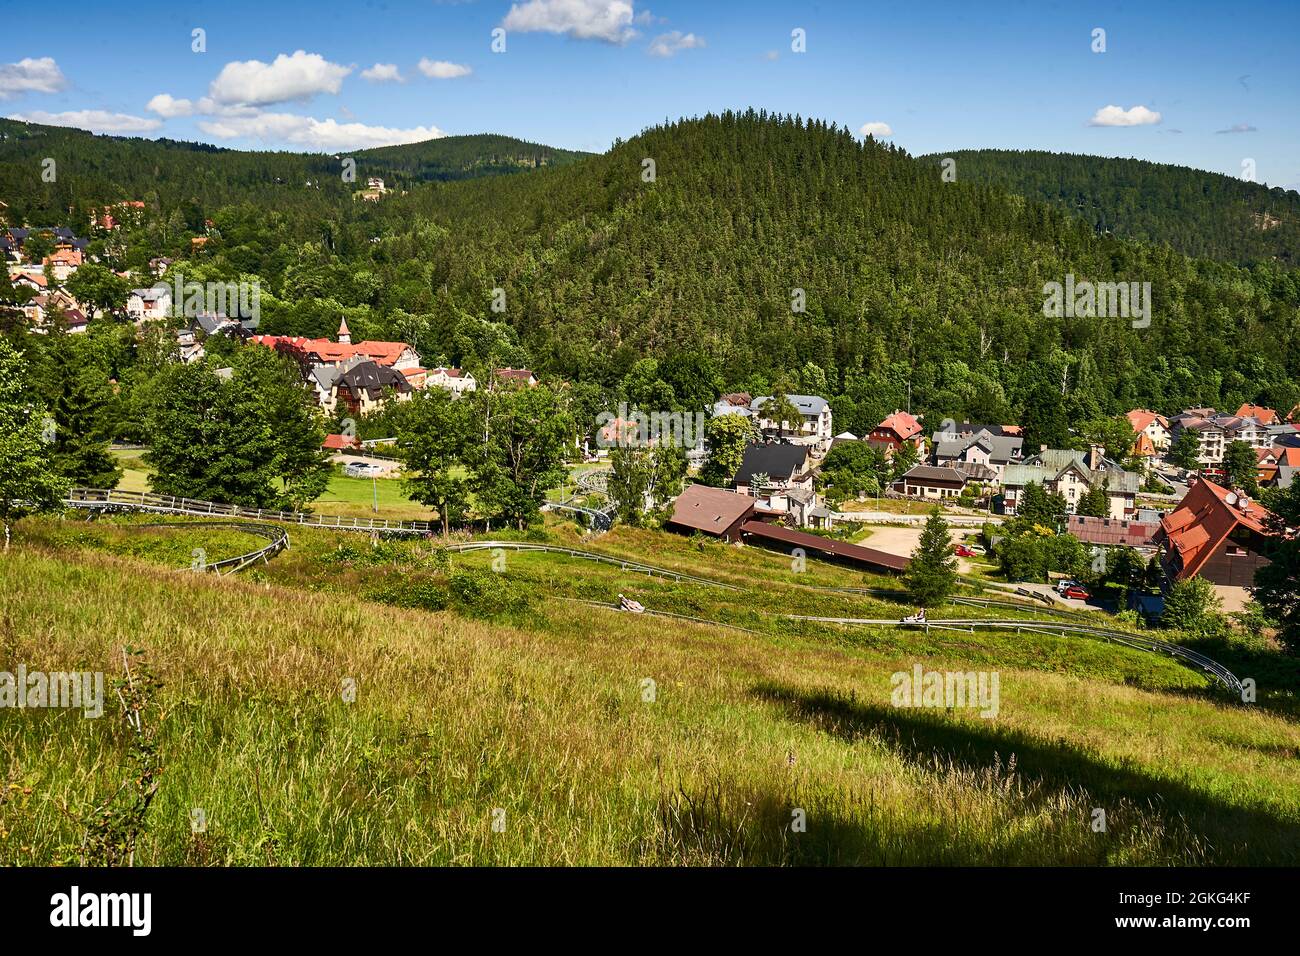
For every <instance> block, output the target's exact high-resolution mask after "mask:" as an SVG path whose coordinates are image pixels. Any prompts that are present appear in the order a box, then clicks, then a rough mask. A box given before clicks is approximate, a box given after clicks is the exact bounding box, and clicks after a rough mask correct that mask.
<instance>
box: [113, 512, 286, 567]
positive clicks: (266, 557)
mask: <svg viewBox="0 0 1300 956" xmlns="http://www.w3.org/2000/svg"><path fill="white" fill-rule="evenodd" d="M139 527H141V528H173V529H175V528H196V527H197V528H232V529H234V530H235V531H242V532H244V533H245V534H251V535H256V536H257V537H259V538H266V539H267V540H268V541H269V542H270V543H269V544H267V545H266V546H265V547H261V548H258V549H257V550H255V551H249V552H248V553H246V554H240V555H236V556H235V557H233V558H222V559H221V560H220V561H204V562H203V563H202V564H195V565H193V566H192V567H191V570H194V571H211V572H213V573H214V574H234V573H235V572H236V571H242V570H244V568H246V567H248V566H249V565H250V564H256V563H258V562H259V561H260V562H262V563H263V564H265V563H267V562H268V561H270V560H271V559H272V558H273V557H275V556H276V555H277V554H279V553H280V552H281V551H287V550H289V532H287V531H285V530H284V529H283V528H271V527H267V526H266V525H262V524H254V523H253V522H251V521H187V522H185V523H184V524H146V525H140V526H139Z"/></svg>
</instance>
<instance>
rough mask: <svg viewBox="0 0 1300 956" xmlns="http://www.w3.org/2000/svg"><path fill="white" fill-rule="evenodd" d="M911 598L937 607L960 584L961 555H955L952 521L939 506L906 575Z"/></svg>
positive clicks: (926, 524) (927, 520)
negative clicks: (958, 566)
mask: <svg viewBox="0 0 1300 956" xmlns="http://www.w3.org/2000/svg"><path fill="white" fill-rule="evenodd" d="M903 583H904V584H905V585H906V587H907V592H908V594H909V595H910V596H911V599H912V600H913V601H914V602H916V603H917V604H918V605H920V606H921V607H936V606H938V605H940V604H942V603H943V602H944V601H945V600H947V599H948V597H949V595H951V594H952V593H953V591H954V590H956V587H957V559H956V558H955V557H953V553H952V540H951V538H950V537H949V534H948V522H946V521H944V520H943V517H942V516H941V515H940V514H939V509H938V508H935V509H934V510H933V511H932V512H931V513H930V517H929V518H927V519H926V522H925V529H924V530H923V531H922V532H921V540H920V543H919V544H918V545H917V547H916V550H915V551H914V552H913V553H912V560H911V562H910V563H909V564H908V567H907V571H906V573H905V574H904V575H903Z"/></svg>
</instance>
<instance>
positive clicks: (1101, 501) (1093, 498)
mask: <svg viewBox="0 0 1300 956" xmlns="http://www.w3.org/2000/svg"><path fill="white" fill-rule="evenodd" d="M1074 513H1075V514H1077V515H1086V516H1088V517H1091V518H1107V517H1109V516H1110V496H1109V495H1108V494H1107V493H1106V488H1105V487H1104V486H1102V485H1099V486H1098V487H1096V488H1090V489H1088V490H1087V491H1086V492H1084V493H1083V494H1082V495H1080V496H1079V501H1078V503H1076V504H1075V506H1074Z"/></svg>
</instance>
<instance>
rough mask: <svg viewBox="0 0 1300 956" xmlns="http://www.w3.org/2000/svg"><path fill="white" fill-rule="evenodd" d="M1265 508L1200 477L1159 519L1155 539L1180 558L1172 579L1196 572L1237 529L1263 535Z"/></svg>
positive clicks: (1265, 526) (1266, 517)
mask: <svg viewBox="0 0 1300 956" xmlns="http://www.w3.org/2000/svg"><path fill="white" fill-rule="evenodd" d="M1270 518H1271V515H1270V513H1269V511H1268V509H1266V508H1264V507H1262V506H1261V505H1259V504H1257V503H1256V502H1253V501H1250V500H1249V499H1247V498H1244V497H1242V496H1240V495H1238V494H1236V493H1235V492H1232V491H1229V490H1228V489H1227V488H1224V487H1222V486H1220V485H1217V484H1215V483H1214V482H1212V481H1209V480H1208V479H1205V478H1202V479H1201V480H1200V481H1198V482H1197V483H1196V484H1194V485H1193V486H1192V488H1191V490H1190V491H1188V492H1187V494H1186V496H1184V498H1183V500H1182V501H1181V502H1179V504H1178V507H1177V508H1175V509H1174V510H1173V511H1172V512H1171V513H1170V514H1168V515H1166V516H1165V517H1164V518H1162V519H1161V521H1160V533H1159V540H1162V541H1163V542H1164V543H1165V544H1166V545H1167V547H1168V548H1169V550H1171V551H1173V552H1176V553H1177V554H1178V556H1179V558H1180V559H1181V568H1180V569H1179V571H1178V573H1177V575H1176V578H1177V579H1178V580H1180V581H1181V580H1183V579H1184V578H1190V577H1193V576H1194V575H1196V574H1197V572H1199V571H1200V570H1201V568H1202V567H1203V566H1204V565H1205V562H1206V561H1208V560H1209V558H1210V555H1212V554H1213V553H1214V552H1215V550H1216V549H1217V548H1218V547H1219V545H1220V544H1221V543H1222V542H1223V541H1224V540H1225V539H1226V538H1227V537H1228V536H1229V535H1230V534H1232V532H1234V531H1236V530H1237V529H1238V528H1245V529H1247V530H1248V531H1253V532H1255V533H1257V534H1263V535H1267V534H1269V530H1268V526H1267V524H1268V521H1269V519H1270Z"/></svg>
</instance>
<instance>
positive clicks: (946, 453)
mask: <svg viewBox="0 0 1300 956" xmlns="http://www.w3.org/2000/svg"><path fill="white" fill-rule="evenodd" d="M946 434H950V433H944V432H935V433H934V456H935V458H936V459H940V458H960V457H961V456H962V455H963V454H964V453H965V451H966V449H967V448H970V447H971V446H973V445H978V446H979V447H981V448H983V449H984V450H985V451H986V452H988V456H989V460H990V461H996V462H998V463H999V464H1007V463H1009V462H1013V461H1018V460H1019V459H1020V456H1021V454H1022V450H1023V448H1024V445H1025V440H1024V438H1022V437H1021V436H1019V435H994V434H993V433H991V432H989V431H987V430H982V431H979V432H976V433H975V434H973V435H970V436H969V437H966V438H961V437H958V438H949V437H945V435H946Z"/></svg>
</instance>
